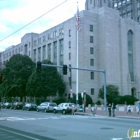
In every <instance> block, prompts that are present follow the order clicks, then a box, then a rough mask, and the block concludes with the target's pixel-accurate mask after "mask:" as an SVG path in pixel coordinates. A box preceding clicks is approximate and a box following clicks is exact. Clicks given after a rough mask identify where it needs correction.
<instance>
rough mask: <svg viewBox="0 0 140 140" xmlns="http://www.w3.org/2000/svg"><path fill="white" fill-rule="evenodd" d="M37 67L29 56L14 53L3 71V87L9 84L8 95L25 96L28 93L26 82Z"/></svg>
mask: <svg viewBox="0 0 140 140" xmlns="http://www.w3.org/2000/svg"><path fill="white" fill-rule="evenodd" d="M34 68H35V63H34V62H33V61H32V60H31V59H30V58H29V57H28V56H27V55H21V54H16V55H13V56H12V57H11V58H10V60H9V61H8V62H7V63H6V65H5V68H4V69H3V70H2V73H3V84H2V85H1V86H2V87H3V88H5V87H4V85H7V88H6V89H7V90H6V89H5V90H6V91H7V92H6V93H7V95H8V96H18V97H21V100H22V97H24V96H25V95H26V92H25V91H26V83H27V81H28V78H29V76H30V75H31V74H32V71H33V69H34Z"/></svg>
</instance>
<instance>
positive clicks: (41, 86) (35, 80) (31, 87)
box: [26, 60, 65, 98]
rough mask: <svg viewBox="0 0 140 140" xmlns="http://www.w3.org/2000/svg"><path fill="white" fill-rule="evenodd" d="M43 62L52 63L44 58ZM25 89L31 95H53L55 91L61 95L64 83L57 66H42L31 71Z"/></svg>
mask: <svg viewBox="0 0 140 140" xmlns="http://www.w3.org/2000/svg"><path fill="white" fill-rule="evenodd" d="M42 63H43V64H52V63H51V62H50V61H48V60H44V61H43V62H42ZM26 91H27V93H28V95H29V96H31V97H42V96H43V97H44V98H46V97H47V96H54V95H56V93H58V94H59V95H62V94H63V93H64V91H65V83H64V82H63V80H62V77H61V75H60V74H59V73H58V71H57V68H54V67H46V66H42V68H41V71H40V72H37V71H36V70H34V71H33V73H32V75H31V76H30V78H29V80H28V83H27V87H26Z"/></svg>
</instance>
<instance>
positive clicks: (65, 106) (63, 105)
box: [53, 103, 77, 114]
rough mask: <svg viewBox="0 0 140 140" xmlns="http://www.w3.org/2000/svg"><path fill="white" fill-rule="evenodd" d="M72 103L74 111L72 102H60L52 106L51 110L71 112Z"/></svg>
mask: <svg viewBox="0 0 140 140" xmlns="http://www.w3.org/2000/svg"><path fill="white" fill-rule="evenodd" d="M72 105H74V110H75V111H76V110H77V109H76V105H75V104H74V103H61V104H59V105H58V106H56V107H54V109H53V112H54V113H57V112H61V113H62V114H66V113H71V112H72Z"/></svg>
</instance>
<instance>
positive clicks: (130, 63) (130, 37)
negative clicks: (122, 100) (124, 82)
mask: <svg viewBox="0 0 140 140" xmlns="http://www.w3.org/2000/svg"><path fill="white" fill-rule="evenodd" d="M127 41H128V42H127V45H128V68H129V73H130V78H131V81H134V63H133V32H132V31H131V30H130V31H129V32H128V34H127Z"/></svg>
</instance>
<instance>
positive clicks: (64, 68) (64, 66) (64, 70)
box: [63, 65, 67, 75]
mask: <svg viewBox="0 0 140 140" xmlns="http://www.w3.org/2000/svg"><path fill="white" fill-rule="evenodd" d="M63 74H64V75H67V65H63Z"/></svg>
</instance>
